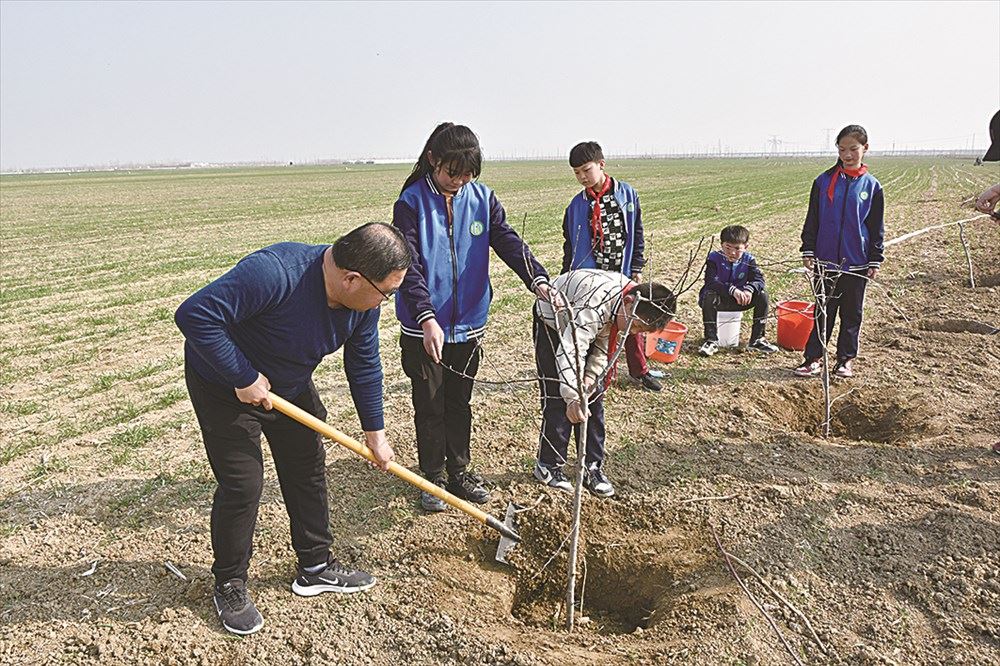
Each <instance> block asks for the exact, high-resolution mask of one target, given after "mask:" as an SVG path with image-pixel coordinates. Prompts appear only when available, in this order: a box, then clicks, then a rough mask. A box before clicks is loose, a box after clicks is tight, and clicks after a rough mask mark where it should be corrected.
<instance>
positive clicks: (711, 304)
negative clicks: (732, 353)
mask: <svg viewBox="0 0 1000 666" xmlns="http://www.w3.org/2000/svg"><path fill="white" fill-rule="evenodd" d="M750 308H753V326H752V327H751V329H750V342H756V341H757V340H760V339H761V338H763V337H764V330H765V328H766V327H767V311H768V299H767V292H766V291H757V290H754V292H753V297H751V299H750V304H749V305H740V304H739V303H737V302H736V299H735V298H733V297H732V295H730V294H726V295H724V296H720V295H719V294H717V293H715V292H714V291H710V292H708V293H707V294H705V298H704V300H703V301H702V303H701V314H702V320H703V321H704V323H705V340H712V341H715V342H717V341H718V340H719V331H718V321H717V318H716V315H717V314H718V313H720V312H744V311H746V310H749V309H750Z"/></svg>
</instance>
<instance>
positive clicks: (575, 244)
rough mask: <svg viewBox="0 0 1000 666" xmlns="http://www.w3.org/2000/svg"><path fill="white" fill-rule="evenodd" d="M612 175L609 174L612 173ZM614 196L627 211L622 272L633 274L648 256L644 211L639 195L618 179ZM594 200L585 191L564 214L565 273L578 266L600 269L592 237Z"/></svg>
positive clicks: (563, 268)
mask: <svg viewBox="0 0 1000 666" xmlns="http://www.w3.org/2000/svg"><path fill="white" fill-rule="evenodd" d="M609 177H610V176H609ZM614 183H615V199H616V200H617V201H618V206H619V207H620V208H621V209H622V212H623V213H624V214H625V253H624V255H623V256H622V273H624V274H625V275H632V274H633V273H638V272H640V271H641V270H642V267H643V266H644V265H645V263H646V262H645V259H644V258H643V256H642V254H643V251H644V250H645V241H644V239H643V233H642V210H641V209H640V207H639V195H638V194H636V192H635V190H634V189H632V186H631V185H629V184H628V183H623V182H622V181H620V180H618V179H615V181H614ZM592 209H593V206H592V202H591V201H590V200H589V199H588V198H587V192H586V191H585V190H582V191H581V192H580V193H579V194H577V195H576V196H575V197H573V200H572V201H570V202H569V206H567V207H566V213H565V214H564V215H563V237H564V238H565V241H564V243H563V265H562V272H563V273H565V272H566V271H572V270H576V269H578V268H597V264H596V263H595V262H594V239H593V238H592V236H591V230H590V218H591V214H592Z"/></svg>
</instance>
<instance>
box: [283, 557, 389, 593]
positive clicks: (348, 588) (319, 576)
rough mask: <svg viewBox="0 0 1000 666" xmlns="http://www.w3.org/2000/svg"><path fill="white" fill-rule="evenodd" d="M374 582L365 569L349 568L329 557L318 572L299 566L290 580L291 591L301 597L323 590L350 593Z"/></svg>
mask: <svg viewBox="0 0 1000 666" xmlns="http://www.w3.org/2000/svg"><path fill="white" fill-rule="evenodd" d="M375 582H376V579H375V576H373V575H371V574H370V573H368V572H367V571H362V570H361V569H351V568H349V567H346V566H344V565H343V564H341V563H340V562H338V561H337V560H335V559H333V558H332V557H331V558H330V559H329V560H328V561H327V563H326V568H325V569H323V570H322V571H320V572H318V573H314V574H311V573H306V572H305V571H303V570H302V568H301V567H299V575H298V576H296V577H295V580H294V581H292V592H294V593H295V594H297V595H299V596H301V597H315V596H316V595H317V594H322V593H324V592H337V593H339V594H352V593H354V592H364V591H365V590H367V589H368V588H370V587H371V586H373V585H374V584H375Z"/></svg>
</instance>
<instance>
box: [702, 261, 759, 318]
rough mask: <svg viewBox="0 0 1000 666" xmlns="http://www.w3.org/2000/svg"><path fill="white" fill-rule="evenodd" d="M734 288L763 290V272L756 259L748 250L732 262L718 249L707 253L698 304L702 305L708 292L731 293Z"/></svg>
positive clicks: (755, 291)
mask: <svg viewBox="0 0 1000 666" xmlns="http://www.w3.org/2000/svg"><path fill="white" fill-rule="evenodd" d="M734 289H740V290H743V289H749V290H750V291H751V292H754V293H757V292H761V291H764V274H763V273H762V272H761V270H760V268H759V267H758V266H757V260H756V259H754V256H753V255H752V254H750V253H749V252H744V253H743V254H742V255H741V256H740V258H739V259H738V260H737V261H736V262H735V263H734V262H731V261H729V259H727V258H726V255H725V254H723V253H722V252H719V251H718V250H713V251H711V252H709V253H708V258H707V259H706V260H705V285H704V286H703V287H702V288H701V291H699V292H698V305H699V306H700V305H702V304H703V303H704V301H705V296H706V295H707V294H708V293H709V292H715V293H717V294H718V295H719V296H725V295H726V294H729V295H732V293H733V290H734Z"/></svg>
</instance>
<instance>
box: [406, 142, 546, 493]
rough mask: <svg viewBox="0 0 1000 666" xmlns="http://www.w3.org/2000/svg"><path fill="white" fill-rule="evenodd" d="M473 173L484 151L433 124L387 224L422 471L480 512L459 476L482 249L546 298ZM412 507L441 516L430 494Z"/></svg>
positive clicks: (472, 482) (525, 254)
mask: <svg viewBox="0 0 1000 666" xmlns="http://www.w3.org/2000/svg"><path fill="white" fill-rule="evenodd" d="M481 171H482V151H481V150H480V148H479V139H477V138H476V135H475V134H473V133H472V130H470V129H469V128H468V127H465V126H463V125H455V124H453V123H441V124H440V125H438V126H437V127H436V128H435V129H434V132H433V133H431V136H430V138H428V139H427V143H426V144H425V145H424V149H423V151H421V153H420V158H419V159H418V160H417V163H416V165H415V166H414V167H413V172H412V173H411V174H410V176H409V177H408V178H407V179H406V182H405V183H403V189H402V191H401V192H400V195H399V199H398V200H397V201H396V204H395V206H394V208H393V216H392V223H393V225H395V226H396V227H397V228H398V229H399V230H400V231H401V232H402V233H403V236H404V237H405V238H406V240H407V242H408V243H409V244H410V249H411V252H412V255H413V265H412V266H411V267H410V269H409V271H408V272H407V274H406V277H405V278H404V279H403V283H402V285H401V286H400V290H399V296H398V297H397V298H396V317H397V318H398V319H399V323H400V328H401V329H402V335H401V336H400V339H399V344H400V348H401V350H402V364H403V371H404V372H405V373H406V376H407V377H409V378H410V383H411V388H412V397H413V421H414V425H415V427H416V433H417V453H418V458H419V463H420V471H421V472H423V474H424V475H425V476H426V477H427V478H428V479H429V480H431V481H433V482H434V483H436V484H438V485H440V486H442V487H447V489H448V491H449V492H451V493H452V494H454V495H457V496H459V497H461V498H463V499H465V500H468V501H471V502H477V503H480V504H482V503H485V502H487V501H489V492H488V491H487V490H486V489H485V488H484V487H483V484H482V479H481V478H480V477H479V476H477V475H475V474H472V473H470V472H468V471H467V467H468V465H469V459H470V450H469V440H470V434H471V430H472V410H471V409H470V407H469V401H470V399H471V398H472V386H473V382H474V378H475V376H476V372H477V371H478V369H479V359H480V351H479V339H480V338H481V337H482V336H483V334H484V332H485V330H486V316H487V313H488V311H489V306H490V300H491V299H492V296H493V289H492V287H491V286H490V280H489V259H490V249H492V250H493V251H494V252H496V254H497V256H499V257H500V259H502V260H503V262H504V263H505V264H507V265H508V266H509V267H510V268H511V269H512V270H513V271H514V272H515V273H517V274H518V276H519V277H520V278H521V280H522V281H523V282H524V284H525V286H526V287H527V288H528V289H530V290H531V291H533V292H534V293H535V294H536V295H537V296H538V297H539V298H543V299H545V300H549V295H550V289H549V278H548V274H547V273H546V271H545V269H544V268H542V266H541V264H539V263H538V261H537V260H536V259H535V257H534V256H533V255H532V254H531V251H530V250H529V249H528V246H527V245H525V243H524V241H522V240H521V238H520V236H518V235H517V233H516V232H515V231H514V230H513V229H512V228H511V227H510V225H509V224H507V216H506V213H505V212H504V209H503V206H501V205H500V202H499V201H498V200H497V198H496V195H495V194H493V191H492V190H490V188H488V187H486V186H485V185H483V184H482V183H479V182H477V181H476V180H475V179H476V178H477V177H478V176H479V174H480V172H481ZM445 472H447V474H448V482H447V486H446V485H445ZM420 500H421V505H422V506H423V507H424V509H426V510H428V511H444V510H445V509H446V508H447V505H446V504H445V503H444V502H442V501H441V500H439V499H438V498H436V497H434V496H433V495H430V494H428V493H422V494H421V498H420Z"/></svg>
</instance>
